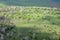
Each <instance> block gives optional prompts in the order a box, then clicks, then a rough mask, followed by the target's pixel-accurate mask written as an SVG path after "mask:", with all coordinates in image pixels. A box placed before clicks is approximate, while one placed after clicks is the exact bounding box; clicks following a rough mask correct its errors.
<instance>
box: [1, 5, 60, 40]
mask: <svg viewBox="0 0 60 40" xmlns="http://www.w3.org/2000/svg"><path fill="white" fill-rule="evenodd" d="M0 16H4V17H7V18H9V19H11V20H12V21H11V22H13V23H14V24H15V26H16V29H17V31H16V32H17V34H16V33H14V34H12V36H11V37H9V38H7V40H8V39H9V40H21V39H23V38H24V39H26V40H27V39H30V40H60V9H59V10H58V9H57V8H49V7H15V6H13V7H3V8H0ZM13 35H14V36H13ZM19 35H22V37H20V36H19Z"/></svg>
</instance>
